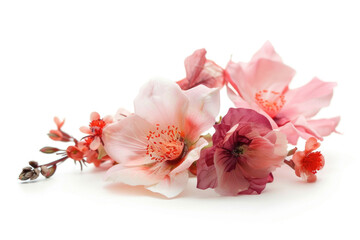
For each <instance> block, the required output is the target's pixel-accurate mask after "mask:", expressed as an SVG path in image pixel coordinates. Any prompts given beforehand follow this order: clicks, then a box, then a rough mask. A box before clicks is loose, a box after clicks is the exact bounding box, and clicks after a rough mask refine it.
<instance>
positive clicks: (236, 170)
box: [214, 148, 250, 196]
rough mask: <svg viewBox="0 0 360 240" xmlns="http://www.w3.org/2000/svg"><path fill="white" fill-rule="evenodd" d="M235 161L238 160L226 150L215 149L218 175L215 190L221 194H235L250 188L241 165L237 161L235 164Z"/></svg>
mask: <svg viewBox="0 0 360 240" xmlns="http://www.w3.org/2000/svg"><path fill="white" fill-rule="evenodd" d="M234 161H236V160H234V159H233V158H231V156H229V154H228V153H227V152H226V151H225V150H223V149H221V148H217V149H216V150H215V155H214V163H215V168H216V175H217V177H218V178H217V187H216V188H215V191H216V192H218V193H219V194H221V195H230V196H234V195H238V194H239V193H240V192H242V191H245V190H247V189H248V188H249V185H250V184H249V182H248V181H247V180H246V179H245V177H244V175H243V173H242V170H241V167H240V165H239V164H236V163H235V165H234ZM229 164H230V165H231V166H230V165H229ZM232 165H234V166H232ZM229 166H230V167H229Z"/></svg>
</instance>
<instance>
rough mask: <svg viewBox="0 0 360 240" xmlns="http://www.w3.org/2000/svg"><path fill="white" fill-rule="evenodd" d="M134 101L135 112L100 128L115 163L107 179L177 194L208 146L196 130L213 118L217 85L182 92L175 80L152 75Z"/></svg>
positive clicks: (208, 125) (183, 186) (210, 123)
mask: <svg viewBox="0 0 360 240" xmlns="http://www.w3.org/2000/svg"><path fill="white" fill-rule="evenodd" d="M134 106H135V112H134V114H131V115H128V116H127V117H126V118H124V119H122V120H121V121H119V122H114V123H113V124H110V125H109V126H107V127H105V128H104V131H103V140H104V144H105V145H104V146H105V150H106V152H107V154H108V155H109V156H110V157H111V158H112V159H113V160H115V161H116V162H118V163H119V164H118V165H116V166H114V167H112V168H111V169H109V171H108V172H107V174H106V179H110V180H113V181H118V182H122V183H125V184H128V185H143V186H145V187H146V188H147V189H149V190H151V191H153V192H158V193H161V194H163V195H165V196H167V197H175V196H177V195H178V194H179V193H180V192H182V191H183V190H184V188H185V186H186V184H187V181H188V177H189V170H188V169H189V167H190V166H191V165H192V163H193V162H194V161H196V160H197V159H198V158H199V156H200V150H201V149H202V148H203V147H204V146H206V145H207V141H206V140H205V139H203V138H201V137H200V135H201V134H202V133H203V132H204V131H206V130H207V129H209V128H210V127H211V126H212V125H213V124H214V123H215V117H216V115H217V114H218V112H219V90H218V89H209V88H207V87H205V86H197V87H195V88H192V89H190V90H188V91H182V90H181V89H180V87H179V86H178V85H177V84H176V83H174V82H165V81H155V80H154V81H150V82H149V83H147V84H145V86H143V87H142V88H141V90H140V92H139V94H138V96H137V97H136V99H135V102H134Z"/></svg>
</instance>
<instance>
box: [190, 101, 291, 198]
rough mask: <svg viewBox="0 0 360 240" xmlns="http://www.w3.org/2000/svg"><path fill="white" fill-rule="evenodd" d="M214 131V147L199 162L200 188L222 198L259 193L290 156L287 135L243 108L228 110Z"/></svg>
mask: <svg viewBox="0 0 360 240" xmlns="http://www.w3.org/2000/svg"><path fill="white" fill-rule="evenodd" d="M214 128H215V130H216V132H215V134H214V135H213V137H212V140H213V146H212V147H210V148H206V149H204V150H202V152H201V156H200V159H199V160H198V162H197V180H198V183H197V187H198V188H200V189H207V188H215V190H216V191H217V192H218V193H220V194H222V195H238V194H252V193H255V192H256V193H258V194H260V193H261V192H262V191H263V190H264V188H265V186H266V183H268V182H271V181H272V180H273V177H272V174H271V172H272V171H274V170H275V168H276V167H279V166H280V165H281V164H282V162H283V160H284V158H285V157H286V155H287V141H286V136H285V134H283V133H281V132H279V131H274V130H273V128H272V127H271V124H270V122H269V120H268V119H267V118H266V117H265V116H263V115H261V114H259V113H257V112H256V111H254V110H251V109H243V108H237V109H235V108H231V109H229V112H228V113H227V114H226V115H225V117H224V118H223V119H222V121H221V123H219V124H216V125H214Z"/></svg>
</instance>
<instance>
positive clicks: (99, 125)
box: [89, 119, 106, 137]
mask: <svg viewBox="0 0 360 240" xmlns="http://www.w3.org/2000/svg"><path fill="white" fill-rule="evenodd" d="M105 125H106V122H105V121H104V120H102V119H97V120H93V121H91V122H90V124H89V127H90V129H91V132H92V133H93V135H95V136H99V137H101V135H102V130H103V128H104V127H105Z"/></svg>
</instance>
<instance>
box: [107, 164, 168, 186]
mask: <svg viewBox="0 0 360 240" xmlns="http://www.w3.org/2000/svg"><path fill="white" fill-rule="evenodd" d="M105 180H110V181H114V182H121V183H124V184H128V185H131V186H137V185H145V186H149V185H153V184H156V183H158V182H159V181H160V180H161V179H159V178H158V176H157V175H155V174H151V172H150V171H148V169H147V168H146V167H143V166H134V167H124V166H123V165H122V164H118V165H115V166H113V167H111V168H110V169H109V170H108V171H107V172H106V174H105Z"/></svg>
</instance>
